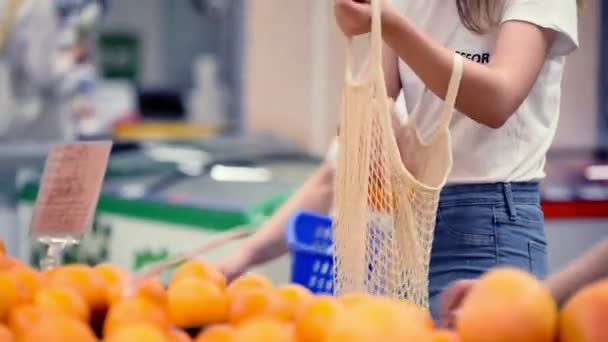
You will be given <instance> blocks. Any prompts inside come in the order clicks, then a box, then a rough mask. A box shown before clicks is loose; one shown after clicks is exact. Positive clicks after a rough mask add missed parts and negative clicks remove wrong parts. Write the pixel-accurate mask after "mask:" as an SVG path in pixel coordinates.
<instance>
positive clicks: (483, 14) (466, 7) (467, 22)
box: [456, 0, 585, 34]
mask: <svg viewBox="0 0 608 342" xmlns="http://www.w3.org/2000/svg"><path fill="white" fill-rule="evenodd" d="M584 2H585V0H576V4H577V5H578V8H579V11H580V10H581V9H582V8H583V5H584ZM502 5H503V1H501V0H456V6H457V7H458V15H459V16H460V21H461V22H462V24H463V25H464V26H465V27H466V28H467V29H469V30H471V31H472V32H475V33H479V34H482V33H485V32H487V31H488V30H490V29H492V28H494V27H496V26H498V24H499V21H500V17H499V13H500V9H501V8H502Z"/></svg>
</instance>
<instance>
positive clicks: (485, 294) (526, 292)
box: [456, 268, 557, 342]
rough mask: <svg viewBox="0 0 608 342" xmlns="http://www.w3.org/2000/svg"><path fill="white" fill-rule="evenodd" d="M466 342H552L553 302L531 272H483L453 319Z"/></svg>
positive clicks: (502, 269)
mask: <svg viewBox="0 0 608 342" xmlns="http://www.w3.org/2000/svg"><path fill="white" fill-rule="evenodd" d="M456 327H457V329H458V333H459V334H460V337H461V338H462V340H463V341H467V342H469V341H470V342H484V341H492V342H503V341H505V342H507V341H521V342H528V341H529V342H532V341H534V342H545V341H546V342H552V341H554V338H555V331H556V327H557V305H556V304H555V302H554V300H553V298H552V296H551V293H550V292H549V290H547V289H546V288H545V287H544V286H543V285H542V284H541V282H540V281H539V280H537V279H536V278H534V277H533V276H532V275H530V274H528V273H526V272H524V271H521V270H517V269H513V268H499V269H495V270H493V271H490V272H488V273H486V274H485V275H484V276H482V277H481V278H480V279H479V281H478V282H477V283H476V284H475V285H474V286H473V287H472V288H471V290H470V291H469V294H468V295H467V297H466V298H465V299H464V301H463V303H462V307H461V309H460V313H459V315H458V319H457V321H456Z"/></svg>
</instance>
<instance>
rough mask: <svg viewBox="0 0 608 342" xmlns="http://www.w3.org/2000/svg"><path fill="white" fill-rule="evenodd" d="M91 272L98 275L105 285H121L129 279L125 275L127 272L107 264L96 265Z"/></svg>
mask: <svg viewBox="0 0 608 342" xmlns="http://www.w3.org/2000/svg"><path fill="white" fill-rule="evenodd" d="M93 271H95V273H97V274H99V276H100V277H101V278H102V279H103V280H104V281H105V283H106V285H112V284H123V282H125V281H126V280H127V279H128V278H129V273H127V271H125V270H123V269H122V268H120V267H118V266H116V265H112V264H108V263H103V264H99V265H96V266H95V267H93Z"/></svg>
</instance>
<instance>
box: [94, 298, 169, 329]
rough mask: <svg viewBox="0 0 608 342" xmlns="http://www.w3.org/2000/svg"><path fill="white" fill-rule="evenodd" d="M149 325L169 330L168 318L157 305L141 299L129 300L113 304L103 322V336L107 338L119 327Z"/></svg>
mask: <svg viewBox="0 0 608 342" xmlns="http://www.w3.org/2000/svg"><path fill="white" fill-rule="evenodd" d="M135 323H150V324H153V325H156V326H158V327H160V328H162V329H168V328H169V317H168V316H167V313H166V311H165V310H164V309H163V308H161V307H159V306H158V305H156V304H154V303H152V302H150V301H149V300H146V299H143V298H138V297H135V298H129V299H125V300H122V301H120V302H118V303H116V304H114V305H113V306H112V307H111V308H110V310H109V311H108V314H107V316H106V319H105V321H104V325H103V333H104V336H109V335H110V334H112V333H113V332H114V331H116V330H117V329H118V328H120V327H121V326H125V325H132V324H135Z"/></svg>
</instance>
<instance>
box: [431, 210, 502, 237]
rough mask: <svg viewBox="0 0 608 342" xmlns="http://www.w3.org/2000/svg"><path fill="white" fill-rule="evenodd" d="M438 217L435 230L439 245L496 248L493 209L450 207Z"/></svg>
mask: <svg viewBox="0 0 608 342" xmlns="http://www.w3.org/2000/svg"><path fill="white" fill-rule="evenodd" d="M437 217H438V220H437V226H436V228H435V239H436V242H437V244H439V245H441V244H443V243H446V244H449V245H450V246H454V245H458V246H460V247H484V246H494V240H495V234H494V211H493V208H492V207H475V206H455V207H449V208H444V209H440V210H438V212H437ZM438 247H440V246H438Z"/></svg>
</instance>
